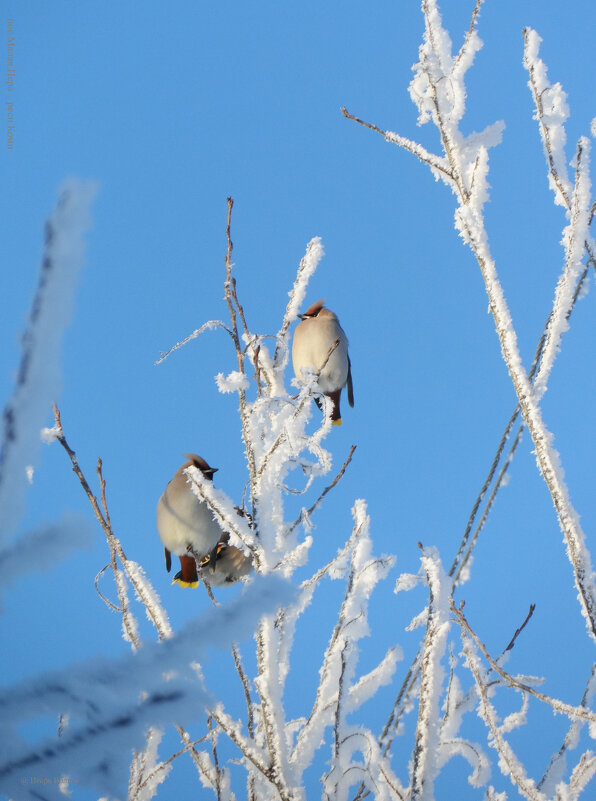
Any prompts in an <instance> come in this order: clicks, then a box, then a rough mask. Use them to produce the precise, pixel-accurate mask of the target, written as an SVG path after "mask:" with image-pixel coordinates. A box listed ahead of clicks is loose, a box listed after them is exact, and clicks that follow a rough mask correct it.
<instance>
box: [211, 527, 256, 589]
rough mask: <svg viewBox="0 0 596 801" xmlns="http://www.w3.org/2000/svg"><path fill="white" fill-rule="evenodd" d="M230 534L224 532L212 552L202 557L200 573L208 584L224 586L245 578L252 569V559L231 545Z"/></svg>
mask: <svg viewBox="0 0 596 801" xmlns="http://www.w3.org/2000/svg"><path fill="white" fill-rule="evenodd" d="M229 539H230V535H229V534H228V533H226V534H224V535H223V537H222V538H221V540H220V541H219V542H218V543H217V545H216V546H215V548H214V549H213V551H212V552H211V553H207V554H205V556H204V557H203V558H202V559H201V567H200V573H201V576H202V577H204V579H205V581H206V582H207V584H210V585H211V586H212V587H222V586H224V585H226V584H234V583H235V582H236V581H241V580H242V579H245V578H246V577H247V576H248V574H249V573H250V572H251V571H252V559H251V558H250V556H245V555H244V554H243V553H242V551H241V550H240V548H236V547H235V546H234V545H229V544H228V542H229Z"/></svg>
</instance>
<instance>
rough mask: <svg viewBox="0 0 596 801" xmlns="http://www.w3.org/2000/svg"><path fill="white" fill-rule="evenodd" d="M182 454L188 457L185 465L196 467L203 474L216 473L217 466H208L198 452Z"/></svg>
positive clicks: (210, 474)
mask: <svg viewBox="0 0 596 801" xmlns="http://www.w3.org/2000/svg"><path fill="white" fill-rule="evenodd" d="M184 455H185V456H186V458H187V459H188V464H187V465H184V466H185V467H190V466H191V465H193V466H194V467H198V468H199V470H200V471H201V473H203V475H205V476H212V475H213V473H217V467H210V466H209V465H208V464H207V462H206V461H205V460H204V459H203V458H202V457H201V456H199V455H198V453H185V454H184Z"/></svg>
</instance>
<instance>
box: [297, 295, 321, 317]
mask: <svg viewBox="0 0 596 801" xmlns="http://www.w3.org/2000/svg"><path fill="white" fill-rule="evenodd" d="M324 305H325V298H321V299H320V300H317V302H316V303H313V305H312V306H309V307H308V309H307V310H306V311H305V312H304V314H301V315H300V316H301V317H302V318H304V317H316V316H317V314H318V313H319V312H320V311H321V309H322V308H323V306H324Z"/></svg>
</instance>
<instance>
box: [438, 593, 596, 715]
mask: <svg viewBox="0 0 596 801" xmlns="http://www.w3.org/2000/svg"><path fill="white" fill-rule="evenodd" d="M450 606H451V611H452V612H453V613H454V615H455V616H456V617H457V619H458V622H459V624H460V626H461V628H462V633H463V634H464V635H465V634H467V635H468V636H469V637H470V638H471V639H472V640H473V641H474V642H475V643H476V645H477V646H478V648H479V649H480V651H481V652H482V654H483V656H484V657H485V659H486V660H487V662H488V663H489V665H490V666H491V668H492V669H493V670H494V671H495V673H498V674H499V676H501V678H502V679H505V681H506V682H507V684H509V685H510V686H512V687H516V688H517V689H518V690H522V691H523V692H525V693H528V694H529V695H533V696H534V698H537V699H538V700H539V701H542V702H543V703H545V704H548V705H549V706H550V707H552V709H554V710H555V712H561V713H563V714H564V715H567V717H570V718H579V719H581V720H585V721H586V722H587V723H596V714H595V713H594V712H591V711H590V710H589V709H586V708H585V707H583V706H571V705H570V704H566V703H565V702H564V701H560V700H559V699H558V698H551V697H550V696H548V695H545V694H544V693H541V692H539V691H538V690H535V689H534V687H531V686H530V685H529V684H525V683H524V682H522V681H519V679H516V678H515V677H514V676H512V675H511V674H510V673H507V672H506V671H505V670H503V668H502V667H501V666H500V665H499V664H498V663H497V662H496V661H495V660H494V659H493V658H492V656H491V655H490V654H489V653H488V650H487V649H486V646H485V645H484V644H483V643H482V642H481V640H480V638H479V637H478V635H477V634H476V633H475V632H474V631H473V630H472V627H471V626H470V624H469V623H468V621H467V620H466V617H465V615H464V613H463V612H462V610H461V607H460V608H459V609H458V608H457V607H456V606H455V604H454V603H453V600H452V601H451V602H450ZM533 611H534V610H533V608H531V610H530V613H529V614H528V617H527V618H526V620H525V621H524V623H523V624H522V626H521V627H520V629H518V632H519V631H521V629H523V627H524V626H525V624H526V623H527V621H528V620H529V618H530V616H531V614H532V612H533ZM518 632H516V633H515V635H514V638H513V640H512V642H511V643H510V644H509V645H508V646H507V649H509V648H510V647H513V641H514V640H515V637H516V636H517V634H518ZM507 649H506V650H507Z"/></svg>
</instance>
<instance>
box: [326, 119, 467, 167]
mask: <svg viewBox="0 0 596 801" xmlns="http://www.w3.org/2000/svg"><path fill="white" fill-rule="evenodd" d="M341 113H342V114H343V115H344V117H345V118H346V119H348V120H353V121H354V122H357V123H358V124H359V125H363V126H364V127H365V128H369V129H370V130H371V131H375V132H376V133H378V134H381V136H382V137H383V138H384V139H385V140H386V141H387V142H390V143H391V144H394V145H397V146H398V147H403V149H404V150H407V151H408V152H409V153H411V154H412V155H413V156H416V158H417V159H419V160H420V161H422V162H424V164H427V165H428V166H429V167H431V169H433V170H438V172H440V173H442V174H443V175H444V176H445V177H446V178H448V179H449V181H453V180H454V176H453V173H452V172H451V171H450V170H448V169H447V168H446V166H445V163H444V162H443V160H442V159H441V157H440V156H436V155H435V154H434V153H429V152H428V150H426V149H425V148H424V147H422V145H419V144H418V143H417V142H413V141H412V140H411V139H406V137H405V136H400V135H399V134H396V133H393V132H392V131H383V130H382V129H381V128H379V127H378V126H376V125H373V124H372V123H370V122H365V121H364V120H361V119H359V118H358V117H355V116H354V115H353V114H350V112H349V111H348V109H347V108H346V107H345V106H342V107H341Z"/></svg>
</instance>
